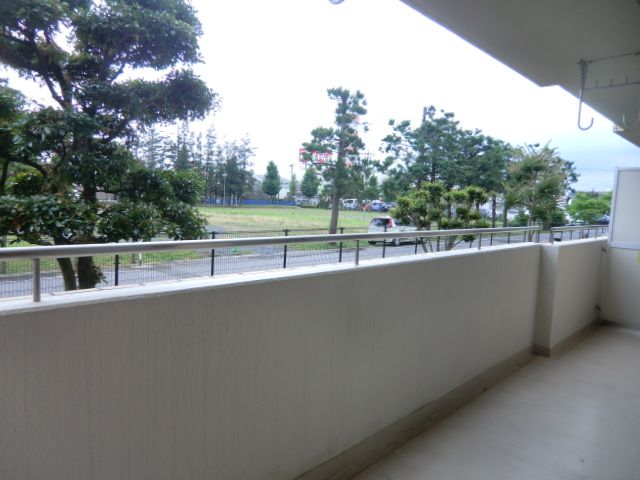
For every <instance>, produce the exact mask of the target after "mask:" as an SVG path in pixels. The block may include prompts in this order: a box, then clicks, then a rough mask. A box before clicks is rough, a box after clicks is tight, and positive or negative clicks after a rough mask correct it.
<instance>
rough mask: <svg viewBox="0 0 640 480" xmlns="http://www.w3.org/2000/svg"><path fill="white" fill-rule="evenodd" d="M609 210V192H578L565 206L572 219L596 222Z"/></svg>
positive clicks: (588, 222) (590, 222) (589, 222)
mask: <svg viewBox="0 0 640 480" xmlns="http://www.w3.org/2000/svg"><path fill="white" fill-rule="evenodd" d="M610 211H611V192H606V193H596V192H578V193H576V195H575V196H574V197H573V198H572V199H571V203H569V206H567V212H569V215H571V218H572V219H573V220H574V221H578V222H584V223H587V224H592V223H596V222H597V221H598V220H600V219H601V218H602V217H603V216H605V215H608V214H609V212H610Z"/></svg>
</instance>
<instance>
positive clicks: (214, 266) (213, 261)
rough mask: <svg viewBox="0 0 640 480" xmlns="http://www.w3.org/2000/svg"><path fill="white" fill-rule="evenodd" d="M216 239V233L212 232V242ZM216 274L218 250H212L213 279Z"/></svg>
mask: <svg viewBox="0 0 640 480" xmlns="http://www.w3.org/2000/svg"><path fill="white" fill-rule="evenodd" d="M215 239H216V232H215V231H213V232H211V240H215ZM215 273H216V249H215V248H212V249H211V276H212V277H213V276H214V275H215Z"/></svg>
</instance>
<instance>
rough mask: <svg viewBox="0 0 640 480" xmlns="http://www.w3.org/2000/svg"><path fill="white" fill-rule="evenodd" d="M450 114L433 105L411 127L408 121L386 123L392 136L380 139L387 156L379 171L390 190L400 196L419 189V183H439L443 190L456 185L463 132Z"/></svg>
mask: <svg viewBox="0 0 640 480" xmlns="http://www.w3.org/2000/svg"><path fill="white" fill-rule="evenodd" d="M458 124H459V122H458V121H457V120H455V115H454V114H453V113H451V112H445V111H442V110H441V111H440V112H438V111H437V110H436V108H435V107H434V106H430V107H426V108H425V109H424V111H423V117H422V123H421V124H420V126H418V127H417V128H413V126H412V125H411V122H410V121H409V120H403V121H401V122H396V121H395V120H390V121H389V125H390V126H391V127H392V133H391V134H389V135H387V136H386V137H385V138H384V139H383V140H382V151H383V152H385V153H386V154H387V155H388V156H387V158H386V159H385V161H384V163H383V170H384V171H386V172H387V174H388V176H389V180H388V181H389V182H390V183H392V184H393V188H390V187H389V186H387V187H386V189H385V190H386V192H387V194H392V191H395V192H396V194H397V193H403V192H406V191H408V190H409V189H410V188H417V187H419V186H420V185H421V184H422V182H425V181H430V182H435V181H437V180H440V181H442V182H443V183H444V184H445V185H446V186H447V187H449V188H451V187H453V186H456V185H457V186H459V185H460V183H461V182H460V179H461V176H462V172H461V169H460V165H459V163H458V160H459V159H460V158H461V157H462V155H461V148H462V143H463V142H462V136H463V135H464V131H463V130H461V129H460V128H459V127H458Z"/></svg>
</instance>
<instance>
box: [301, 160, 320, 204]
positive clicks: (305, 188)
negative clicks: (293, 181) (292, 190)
mask: <svg viewBox="0 0 640 480" xmlns="http://www.w3.org/2000/svg"><path fill="white" fill-rule="evenodd" d="M319 187H320V179H319V178H318V174H317V173H316V171H315V169H314V168H313V167H309V168H307V169H306V170H305V172H304V176H303V177H302V183H301V184H300V192H302V195H304V196H305V197H307V198H309V199H310V198H313V197H315V196H316V195H317V194H318V188H319Z"/></svg>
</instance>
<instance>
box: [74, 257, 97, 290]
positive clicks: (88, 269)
mask: <svg viewBox="0 0 640 480" xmlns="http://www.w3.org/2000/svg"><path fill="white" fill-rule="evenodd" d="M98 280H99V278H98V275H97V272H96V268H95V266H94V264H93V257H80V258H78V286H79V288H95V286H96V284H97V283H98Z"/></svg>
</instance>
